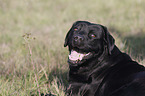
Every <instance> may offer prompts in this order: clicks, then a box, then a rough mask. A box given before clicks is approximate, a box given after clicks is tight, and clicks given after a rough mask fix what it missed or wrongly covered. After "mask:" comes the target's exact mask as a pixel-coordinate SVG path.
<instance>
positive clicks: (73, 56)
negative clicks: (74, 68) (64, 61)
mask: <svg viewBox="0 0 145 96" xmlns="http://www.w3.org/2000/svg"><path fill="white" fill-rule="evenodd" d="M84 56H85V54H81V53H78V52H76V51H74V50H72V51H71V54H70V55H69V59H70V60H72V61H76V60H82V59H83V57H84Z"/></svg>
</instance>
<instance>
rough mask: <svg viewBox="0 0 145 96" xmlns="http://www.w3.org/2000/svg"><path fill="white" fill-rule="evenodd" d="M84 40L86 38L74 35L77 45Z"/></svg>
mask: <svg viewBox="0 0 145 96" xmlns="http://www.w3.org/2000/svg"><path fill="white" fill-rule="evenodd" d="M83 41H84V38H83V37H82V36H79V35H76V36H74V43H75V44H77V45H81V43H82V42H83Z"/></svg>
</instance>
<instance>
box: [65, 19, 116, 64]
mask: <svg viewBox="0 0 145 96" xmlns="http://www.w3.org/2000/svg"><path fill="white" fill-rule="evenodd" d="M66 46H68V47H69V52H70V54H69V60H68V61H69V62H70V64H72V65H75V66H76V65H78V64H82V63H84V62H85V61H86V60H88V59H90V58H92V57H93V56H100V55H101V54H102V53H103V52H104V51H106V54H108V55H111V51H112V50H113V48H114V38H113V37H112V36H111V35H110V34H109V32H108V30H107V28H106V27H105V26H102V25H100V24H94V23H90V22H87V21H77V22H75V23H74V24H73V26H72V27H71V29H70V30H69V32H68V33H67V35H66V38H65V43H64V47H66Z"/></svg>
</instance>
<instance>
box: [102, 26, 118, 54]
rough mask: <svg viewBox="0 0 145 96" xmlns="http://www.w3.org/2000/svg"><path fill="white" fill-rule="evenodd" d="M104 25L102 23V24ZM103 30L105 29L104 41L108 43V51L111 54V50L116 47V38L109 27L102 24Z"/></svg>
mask: <svg viewBox="0 0 145 96" xmlns="http://www.w3.org/2000/svg"><path fill="white" fill-rule="evenodd" d="M101 26H102V25H101ZM102 28H103V30H104V41H105V43H106V45H107V49H108V53H109V54H110V55H111V51H112V50H113V48H114V45H115V40H114V38H113V37H112V36H111V35H110V33H109V31H108V29H107V27H105V26H102Z"/></svg>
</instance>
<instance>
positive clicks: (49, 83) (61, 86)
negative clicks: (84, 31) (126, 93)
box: [0, 0, 145, 96]
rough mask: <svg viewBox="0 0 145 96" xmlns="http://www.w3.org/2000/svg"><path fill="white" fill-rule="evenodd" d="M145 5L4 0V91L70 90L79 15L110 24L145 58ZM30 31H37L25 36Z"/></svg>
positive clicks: (0, 11)
mask: <svg viewBox="0 0 145 96" xmlns="http://www.w3.org/2000/svg"><path fill="white" fill-rule="evenodd" d="M144 5H145V1H144V0H120V1H119V0H109V1H108V0H83V1H82V0H77V1H75V0H13V1H10V0H3V1H2V0H1V1H0V96H31V95H32V96H38V95H39V93H41V94H46V93H49V92H51V93H53V94H55V95H57V96H65V91H64V90H65V89H66V86H67V72H68V65H67V55H68V52H67V48H64V47H63V43H64V38H65V35H66V33H67V31H68V30H69V28H70V27H71V25H72V23H73V22H75V21H76V20H88V21H90V22H94V23H99V24H102V25H105V26H107V27H108V29H109V30H110V32H111V34H112V35H113V36H114V38H115V40H116V45H117V46H118V47H119V48H120V49H121V50H122V51H123V52H127V53H128V54H130V55H131V57H132V58H133V59H135V60H137V61H139V62H140V63H141V64H145V58H144V57H145V48H144V46H145V43H144V41H145V27H144V25H145V22H144V21H145V12H144V9H145V6H144ZM26 33H31V35H30V36H28V38H27V37H26V36H25V37H23V35H25V34H26ZM34 37H35V38H36V39H33V38H34ZM25 38H26V40H24V39H25ZM27 40H29V41H28V42H27ZM28 46H30V48H31V51H32V54H30V50H29V48H28ZM36 79H37V80H36Z"/></svg>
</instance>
